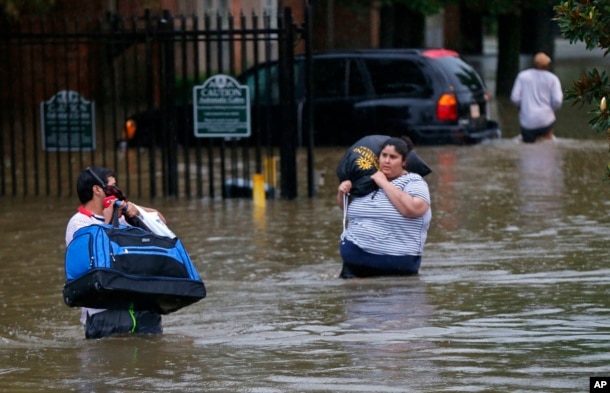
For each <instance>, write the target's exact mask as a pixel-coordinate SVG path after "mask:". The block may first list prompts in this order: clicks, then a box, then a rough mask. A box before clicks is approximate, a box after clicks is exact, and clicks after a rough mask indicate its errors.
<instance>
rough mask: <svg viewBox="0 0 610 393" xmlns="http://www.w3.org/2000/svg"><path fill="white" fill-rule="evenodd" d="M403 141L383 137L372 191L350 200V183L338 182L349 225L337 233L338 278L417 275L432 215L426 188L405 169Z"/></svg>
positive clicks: (408, 146) (406, 148)
mask: <svg viewBox="0 0 610 393" xmlns="http://www.w3.org/2000/svg"><path fill="white" fill-rule="evenodd" d="M409 142H410V141H409ZM409 142H407V141H405V140H403V139H401V138H389V139H387V140H386V141H385V142H384V143H383V144H382V145H381V152H380V154H379V171H377V172H376V173H374V174H373V175H372V176H371V178H372V179H373V181H374V182H375V183H376V185H377V187H378V188H377V189H375V190H374V191H372V192H370V193H369V194H366V195H364V196H359V197H350V196H349V194H350V191H351V189H352V186H353V184H352V181H351V180H344V181H342V182H341V183H340V184H339V187H338V190H337V203H338V205H339V207H341V208H342V209H344V210H345V209H347V212H346V213H347V219H348V221H349V224H348V225H347V228H346V229H345V230H344V232H343V233H342V235H341V246H340V252H341V257H342V258H343V269H342V270H341V274H340V277H341V278H354V277H370V276H388V275H412V274H417V273H418V272H419V267H420V264H421V258H422V253H423V250H424V244H425V242H426V237H427V234H428V228H429V227H430V220H431V218H432V212H431V209H430V192H429V189H428V184H427V183H426V181H425V180H424V179H423V177H422V176H421V175H419V174H417V173H412V172H407V170H406V169H405V167H406V161H407V156H408V154H409V151H410V150H411V149H412V144H409ZM348 203H349V204H348Z"/></svg>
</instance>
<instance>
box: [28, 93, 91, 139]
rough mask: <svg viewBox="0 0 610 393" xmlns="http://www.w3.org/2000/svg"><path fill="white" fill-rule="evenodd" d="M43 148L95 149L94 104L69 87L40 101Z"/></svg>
mask: <svg viewBox="0 0 610 393" xmlns="http://www.w3.org/2000/svg"><path fill="white" fill-rule="evenodd" d="M40 119H41V122H42V126H41V130H42V149H43V150H45V151H81V150H85V151H89V150H95V103H94V102H91V101H87V100H85V99H84V98H83V97H82V96H81V95H80V94H78V93H77V92H75V91H71V90H62V91H59V92H58V93H57V94H55V95H54V96H53V97H51V99H50V100H48V101H43V102H41V103H40Z"/></svg>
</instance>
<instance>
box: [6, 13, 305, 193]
mask: <svg viewBox="0 0 610 393" xmlns="http://www.w3.org/2000/svg"><path fill="white" fill-rule="evenodd" d="M306 14H307V15H308V13H307V11H306ZM306 19H308V17H306ZM306 24H307V22H306V23H305V25H306ZM3 26H4V27H1V28H0V35H1V37H0V38H1V39H0V58H2V59H3V61H1V62H0V86H2V89H0V90H1V91H0V102H1V103H2V105H1V108H0V127H1V131H2V138H1V139H0V152H2V156H3V160H2V161H1V162H0V195H35V196H38V195H49V196H52V195H57V196H68V195H73V194H74V193H75V192H74V190H75V187H74V184H75V179H76V176H77V175H78V173H79V172H80V171H81V170H82V169H83V168H85V167H86V166H90V165H99V166H105V167H109V168H112V169H114V170H116V172H117V175H118V179H119V182H120V185H121V187H122V188H123V189H124V191H126V193H127V194H128V195H131V196H139V197H143V196H145V197H152V198H154V197H157V196H179V197H197V198H202V197H211V198H215V197H217V196H219V195H221V196H222V197H223V198H227V197H232V196H236V195H238V194H239V191H240V187H241V186H242V185H245V186H246V190H245V191H246V193H247V192H248V190H247V186H248V182H249V179H250V178H251V176H252V174H254V173H264V174H265V175H266V181H267V183H268V186H269V187H270V190H271V191H270V192H271V193H272V192H273V190H276V188H275V187H276V186H277V184H278V181H277V178H276V175H279V184H280V186H279V187H278V188H277V190H276V192H277V194H276V195H279V196H281V197H284V198H294V197H296V196H297V187H296V184H297V179H296V176H297V174H296V173H297V172H296V151H297V137H296V135H295V133H296V125H295V124H296V115H295V113H296V104H295V102H294V98H293V97H294V90H293V89H294V83H293V81H294V75H293V65H292V60H293V55H294V53H293V51H294V46H295V44H296V43H300V44H302V43H303V40H305V39H306V37H305V36H306V34H304V33H306V32H307V31H306V29H304V28H302V27H298V26H296V25H295V24H294V23H293V21H292V17H291V12H290V9H285V10H284V11H283V13H282V14H281V15H277V16H272V15H263V16H262V17H259V16H257V15H251V16H246V15H243V14H242V15H240V16H239V17H237V18H235V17H233V16H231V15H229V16H226V17H222V16H211V15H204V16H203V17H197V16H188V17H187V16H173V15H170V14H169V12H164V13H163V14H161V15H158V16H153V15H152V14H151V13H150V12H147V13H146V14H145V15H144V16H143V17H124V16H119V15H116V14H115V15H110V14H109V15H106V16H104V17H103V18H99V19H97V20H92V19H90V20H82V19H81V20H65V19H64V20H59V19H34V18H31V19H21V20H19V21H18V22H15V21H12V22H5V23H3ZM305 47H308V45H306V44H305ZM272 60H277V61H278V64H279V68H278V69H279V75H278V78H279V79H278V82H279V87H278V86H275V89H278V88H279V91H278V94H279V97H280V100H279V102H280V103H281V107H280V112H281V116H280V117H281V118H280V123H279V127H280V130H281V132H280V133H279V135H280V136H279V138H278V137H277V132H271V131H270V129H269V128H270V127H277V126H278V123H275V124H272V123H271V122H270V121H269V120H268V119H269V116H267V114H266V113H265V112H264V109H263V108H264V106H263V103H261V101H260V100H261V97H260V95H261V94H260V93H259V92H258V90H260V91H270V90H272V89H273V88H274V86H271V85H270V83H271V79H272V78H270V77H265V76H266V75H265V74H264V73H261V74H260V75H261V76H260V77H259V76H256V77H255V83H256V85H255V86H256V87H257V88H258V90H257V91H256V92H251V94H252V97H251V98H252V99H251V105H250V108H249V113H251V114H252V116H251V120H252V122H251V135H250V137H247V138H194V137H193V124H192V122H193V121H194V119H192V117H193V104H194V103H193V102H192V100H193V88H194V87H196V86H200V85H201V84H202V83H204V81H206V80H207V79H208V78H210V77H211V76H213V75H219V74H220V75H227V76H231V77H235V76H237V75H238V74H240V73H241V72H243V71H244V70H246V69H248V68H249V67H251V66H253V65H256V64H260V63H263V62H269V61H272ZM267 76H268V75H267ZM195 115H196V114H195ZM134 116H135V117H134ZM138 116H139V119H140V120H141V121H142V122H148V123H149V124H151V125H152V126H150V127H149V128H147V129H146V130H145V131H144V130H143V129H142V128H140V129H138V128H136V131H135V133H136V134H138V132H139V133H140V136H142V133H143V132H146V134H147V135H146V138H140V139H137V140H135V142H134V140H129V142H127V140H128V138H129V137H130V136H132V135H133V127H126V124H128V125H129V126H131V125H132V123H128V122H127V120H128V119H130V118H138ZM136 124H137V121H136ZM273 135H275V136H273ZM308 154H311V152H308ZM278 159H279V161H276V160H278ZM276 162H278V163H279V168H276ZM276 170H277V174H276ZM241 191H244V190H243V189H242V190H241Z"/></svg>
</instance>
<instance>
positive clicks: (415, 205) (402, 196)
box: [371, 172, 430, 218]
mask: <svg viewBox="0 0 610 393" xmlns="http://www.w3.org/2000/svg"><path fill="white" fill-rule="evenodd" d="M371 178H372V179H373V181H375V183H377V185H378V186H379V188H381V189H383V191H384V192H385V193H386V195H387V196H388V199H389V200H390V202H392V204H393V205H394V206H396V209H398V211H399V212H400V214H402V215H403V216H405V217H408V218H417V217H421V216H423V215H424V213H426V212H427V211H428V209H429V208H430V205H429V204H428V203H427V202H426V201H425V200H423V199H421V198H418V197H414V196H411V195H409V194H408V193H406V192H405V191H403V190H401V189H399V188H397V187H396V186H394V185H393V184H392V183H390V181H389V180H388V178H387V177H386V176H385V175H384V174H383V173H382V172H377V173H375V174H374V175H373V176H371Z"/></svg>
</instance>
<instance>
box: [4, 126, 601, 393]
mask: <svg viewBox="0 0 610 393" xmlns="http://www.w3.org/2000/svg"><path fill="white" fill-rule="evenodd" d="M417 151H418V153H419V155H420V156H421V157H422V158H423V159H424V160H425V161H426V162H427V163H428V164H429V165H430V166H431V167H432V169H433V173H432V174H431V175H429V176H428V177H427V181H428V183H429V185H430V189H431V195H432V198H433V201H432V206H433V220H432V226H431V229H430V232H429V236H428V242H427V246H426V250H425V255H424V259H423V262H422V269H421V271H420V275H419V276H416V277H403V278H376V279H356V280H347V281H346V280H341V279H339V278H338V274H339V270H340V267H341V260H340V257H339V253H338V240H339V234H340V232H341V228H342V222H341V220H342V213H341V211H340V210H339V208H338V207H336V206H335V201H334V196H335V190H336V180H335V177H334V168H335V165H336V163H337V161H338V158H339V156H340V155H341V154H342V150H340V149H330V148H329V149H319V151H317V152H316V168H317V169H318V170H320V171H325V172H326V176H325V181H324V184H322V185H320V186H319V190H318V195H317V197H316V198H314V199H311V200H310V199H308V198H306V197H301V198H299V199H297V200H294V201H285V200H272V201H268V202H267V206H266V208H255V207H254V206H253V204H252V201H250V200H228V201H220V200H218V201H209V200H193V201H186V200H181V201H172V200H160V201H155V202H154V204H155V206H157V207H158V208H159V209H160V210H161V211H162V212H163V213H164V214H165V216H166V217H168V218H169V222H170V226H171V228H172V229H173V230H174V232H176V233H177V234H178V235H179V236H180V237H181V238H182V240H183V242H184V243H185V245H186V247H187V249H188V250H189V252H190V253H191V257H192V259H193V260H194V263H195V265H196V266H197V268H198V270H199V272H200V273H201V275H202V277H203V279H204V281H205V283H206V286H207V289H208V296H207V298H205V299H203V300H202V301H200V302H198V303H195V304H194V305H192V306H189V307H186V308H184V309H182V310H180V311H178V312H176V313H173V314H170V315H168V316H165V317H164V319H163V323H164V328H165V333H164V334H163V335H162V336H159V337H142V336H140V337H119V338H109V339H102V340H85V339H84V334H83V331H82V328H81V327H80V325H79V322H78V318H79V310H77V309H71V308H69V307H67V306H66V305H65V304H64V303H63V300H62V296H61V290H62V285H63V280H64V272H63V252H64V249H65V246H64V240H63V238H64V231H65V224H66V222H67V220H68V218H69V217H70V215H71V214H72V213H73V211H74V209H75V207H76V205H77V201H76V200H67V201H60V200H58V199H55V198H48V199H45V198H40V199H32V200H16V199H11V198H5V199H4V200H3V203H2V204H0V228H2V229H1V231H2V238H3V242H2V246H0V247H1V253H2V263H1V264H0V273H1V274H0V296H1V297H0V298H1V299H2V303H1V304H0V386H1V387H2V388H1V389H0V390H1V391H3V392H7V393H14V392H15V393H16V392H43V391H44V392H88V393H89V392H176V393H183V392H256V393H267V392H269V393H276V392H278V393H279V392H405V391H409V392H439V391H442V392H482V391H486V392H492V391H497V392H548V391H554V392H570V393H572V392H578V391H587V387H588V384H589V377H590V376H595V375H606V374H607V371H608V360H609V355H608V353H610V319H609V315H610V299H609V298H608V288H609V287H610V268H609V267H608V266H607V239H606V236H607V233H608V231H609V230H610V218H608V217H610V215H609V214H608V213H609V209H610V204H609V203H608V200H607V198H606V195H607V187H608V185H607V184H605V183H602V181H601V178H602V176H603V171H604V167H605V162H606V159H607V156H606V155H607V146H606V144H605V141H598V140H593V139H589V140H586V139H585V140H576V139H568V138H559V139H558V140H556V141H554V142H544V143H540V144H536V145H523V144H520V143H518V142H517V141H515V140H514V139H511V138H505V139H503V140H501V141H497V142H494V143H489V144H482V145H478V146H462V147H456V146H440V147H419V148H418V149H417ZM303 166H304V165H303ZM303 166H301V167H303ZM303 187H304V186H303ZM303 189H304V188H303ZM152 203H153V202H150V201H142V204H152Z"/></svg>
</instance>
